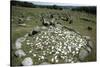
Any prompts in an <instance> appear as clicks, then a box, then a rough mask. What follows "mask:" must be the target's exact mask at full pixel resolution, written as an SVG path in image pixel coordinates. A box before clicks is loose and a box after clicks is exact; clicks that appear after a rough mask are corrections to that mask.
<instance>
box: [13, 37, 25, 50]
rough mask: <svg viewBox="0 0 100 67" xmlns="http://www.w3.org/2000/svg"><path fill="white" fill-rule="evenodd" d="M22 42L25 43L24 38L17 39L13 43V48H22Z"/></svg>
mask: <svg viewBox="0 0 100 67" xmlns="http://www.w3.org/2000/svg"><path fill="white" fill-rule="evenodd" d="M23 41H25V38H24V37H20V38H18V39H17V40H16V42H15V48H16V49H20V48H21V46H22V43H21V42H23Z"/></svg>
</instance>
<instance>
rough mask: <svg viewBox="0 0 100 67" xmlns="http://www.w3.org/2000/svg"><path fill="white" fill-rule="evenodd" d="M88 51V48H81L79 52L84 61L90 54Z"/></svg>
mask: <svg viewBox="0 0 100 67" xmlns="http://www.w3.org/2000/svg"><path fill="white" fill-rule="evenodd" d="M88 54H89V53H88V51H87V50H86V49H81V50H80V52H79V59H80V60H81V61H82V60H84V59H85V58H86V57H87V56H88Z"/></svg>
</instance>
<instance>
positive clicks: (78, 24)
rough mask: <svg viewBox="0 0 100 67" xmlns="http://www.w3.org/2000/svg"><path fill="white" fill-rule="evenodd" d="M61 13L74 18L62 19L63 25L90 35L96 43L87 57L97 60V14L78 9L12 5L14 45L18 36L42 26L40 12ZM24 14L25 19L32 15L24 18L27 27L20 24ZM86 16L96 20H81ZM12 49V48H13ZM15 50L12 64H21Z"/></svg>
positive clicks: (20, 59) (90, 59)
mask: <svg viewBox="0 0 100 67" xmlns="http://www.w3.org/2000/svg"><path fill="white" fill-rule="evenodd" d="M49 12H51V13H54V14H55V13H59V14H61V15H62V14H70V15H71V17H72V19H73V23H72V24H69V23H68V22H66V21H61V22H62V24H63V25H66V26H69V27H72V28H73V29H75V30H76V31H78V32H79V33H80V34H81V35H85V36H90V37H91V40H92V41H93V44H94V48H93V52H92V53H91V55H90V56H89V57H87V58H86V59H88V61H96V16H95V15H92V14H88V13H85V12H78V11H71V10H54V9H46V8H25V7H16V6H12V15H11V17H12V19H13V21H12V22H11V23H12V24H11V27H12V31H11V33H12V38H11V40H12V44H11V45H12V46H14V45H15V44H14V43H15V41H16V39H17V38H19V37H23V36H24V35H25V34H26V33H29V32H30V31H31V30H32V29H33V27H35V26H37V25H39V26H41V25H42V23H41V21H40V14H41V13H44V14H46V13H49ZM22 15H23V16H24V19H26V18H27V17H28V16H29V17H31V20H29V21H26V20H24V23H25V24H26V26H25V27H22V26H19V25H18V24H17V23H18V18H19V17H21V16H22ZM81 17H84V18H89V19H90V20H92V21H94V22H91V21H84V20H81V19H80V18H81ZM88 26H91V27H92V28H93V29H92V30H91V31H88V30H87V27H88ZM11 49H12V48H11ZM14 51H15V49H13V51H12V58H13V59H12V63H11V64H12V65H20V62H21V61H22V58H18V57H16V56H15V55H14Z"/></svg>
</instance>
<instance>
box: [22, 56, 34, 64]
mask: <svg viewBox="0 0 100 67" xmlns="http://www.w3.org/2000/svg"><path fill="white" fill-rule="evenodd" d="M22 65H23V66H31V65H33V61H32V59H31V58H30V57H26V58H25V59H24V60H23V61H22Z"/></svg>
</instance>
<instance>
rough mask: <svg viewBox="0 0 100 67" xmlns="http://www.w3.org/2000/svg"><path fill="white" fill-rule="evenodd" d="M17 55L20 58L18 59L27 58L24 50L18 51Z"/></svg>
mask: <svg viewBox="0 0 100 67" xmlns="http://www.w3.org/2000/svg"><path fill="white" fill-rule="evenodd" d="M15 55H16V56H18V57H23V56H25V55H26V54H25V52H24V51H23V50H17V51H16V52H15Z"/></svg>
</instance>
